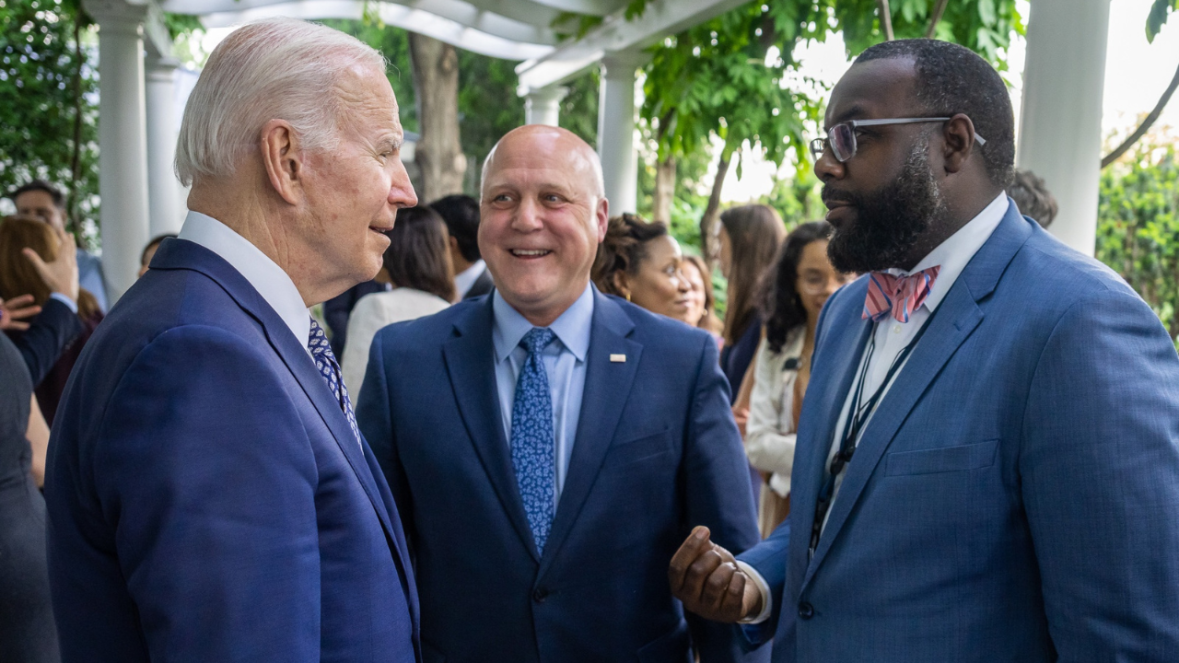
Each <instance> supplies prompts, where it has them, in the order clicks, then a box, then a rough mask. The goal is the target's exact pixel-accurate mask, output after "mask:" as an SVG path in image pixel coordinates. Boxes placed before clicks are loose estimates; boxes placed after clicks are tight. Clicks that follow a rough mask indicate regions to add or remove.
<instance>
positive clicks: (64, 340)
mask: <svg viewBox="0 0 1179 663" xmlns="http://www.w3.org/2000/svg"><path fill="white" fill-rule="evenodd" d="M82 331H83V327H82V321H81V320H80V319H79V318H78V314H77V313H74V312H73V311H71V310H70V307H68V306H66V305H65V304H63V303H61V302H59V301H57V300H56V299H54V298H52V297H50V298H49V299H47V300H45V304H44V305H42V306H41V312H40V313H38V314H37V317H35V318H33V319H32V320H30V321H29V328H28V329H26V330H24V331H13V330H9V331H8V332H6V333H7V334H8V337H9V338H10V339H12V343H13V345H15V346H16V348H17V350H20V355H21V357H22V358H24V360H25V366H27V367H28V369H29V376H30V377H31V378H32V379H33V386H34V387H35V386H37V385H39V384H41V380H44V379H45V376H46V375H48V374H49V371H50V370H52V369H53V366H54V365H55V364H56V363H57V360H58V359H59V358H61V355H62V353H64V352H65V351H66V349H67V348H69V347H70V344H72V343H73V342H74V341H76V340H78V337H79V336H81V335H82Z"/></svg>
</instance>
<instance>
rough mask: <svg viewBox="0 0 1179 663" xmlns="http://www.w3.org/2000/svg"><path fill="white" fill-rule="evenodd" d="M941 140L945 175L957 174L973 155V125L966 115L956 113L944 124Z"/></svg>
mask: <svg viewBox="0 0 1179 663" xmlns="http://www.w3.org/2000/svg"><path fill="white" fill-rule="evenodd" d="M942 138H943V140H944V141H945V144H944V146H943V151H942V158H943V161H944V164H945V168H946V173H947V174H949V173H957V172H958V171H960V170H962V168H963V167H964V166H965V165H966V162H967V160H969V159H970V155H971V154H973V153H974V147H975V142H974V123H973V122H971V121H970V117H968V116H967V115H965V114H963V113H958V114H957V115H955V116H954V117H951V118H950V119H949V121H947V122H946V124H945V128H944V129H943V130H942Z"/></svg>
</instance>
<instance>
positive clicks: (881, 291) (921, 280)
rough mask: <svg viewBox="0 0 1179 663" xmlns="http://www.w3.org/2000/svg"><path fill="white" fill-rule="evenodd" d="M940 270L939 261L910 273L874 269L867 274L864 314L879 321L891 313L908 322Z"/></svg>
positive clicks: (897, 319)
mask: <svg viewBox="0 0 1179 663" xmlns="http://www.w3.org/2000/svg"><path fill="white" fill-rule="evenodd" d="M939 271H941V266H940V265H938V266H935V267H930V268H929V269H923V270H921V271H920V272H914V273H912V274H909V275H908V276H893V275H892V274H889V273H887V272H872V273H871V274H869V275H868V295H867V297H865V299H864V314H863V316H862V317H863V318H864V319H865V320H867V319H868V318H871V319H872V321H873V322H879V321H880V320H883V319H884V318H885V317H887V316H888V315H890V314H891V315H892V317H893V318H894V319H896V321H897V322H908V321H909V317H910V316H911V315H913V311H916V310H917V309H919V308H921V305H922V304H923V303H925V299H926V298H927V297H929V292H930V290H932V289H933V284H934V282H935V281H937V274H938V272H939Z"/></svg>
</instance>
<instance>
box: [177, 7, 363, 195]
mask: <svg viewBox="0 0 1179 663" xmlns="http://www.w3.org/2000/svg"><path fill="white" fill-rule="evenodd" d="M357 66H359V67H372V68H375V69H377V70H378V71H381V72H384V71H385V58H384V57H383V56H382V55H381V54H380V53H378V52H377V51H375V50H373V49H372V48H371V47H369V46H367V45H365V44H364V43H362V42H361V41H359V40H358V39H356V38H355V37H352V36H349V35H346V34H344V33H342V32H340V31H338V30H333V29H331V28H328V27H326V26H323V25H318V24H315V23H308V22H306V21H300V20H296V19H288V18H278V19H268V20H265V21H259V22H257V23H251V24H249V25H246V26H244V27H242V28H239V29H238V30H235V31H234V32H233V33H231V34H230V35H229V36H228V37H227V38H226V39H225V40H224V41H222V42H221V43H220V44H219V45H218V46H217V48H216V49H214V50H213V54H212V55H211V56H209V62H208V64H207V65H206V66H205V69H204V71H202V72H201V76H200V78H199V79H198V80H197V83H196V87H194V88H193V90H192V94H191V95H190V96H189V98H188V105H187V106H186V107H185V108H184V120H183V121H182V122H181V124H180V138H179V140H178V141H177V144H176V175H177V177H179V178H180V182H181V183H182V184H184V185H185V186H188V185H190V184H192V183H193V181H194V180H198V181H199V180H200V179H202V178H206V177H208V178H216V179H221V178H226V177H230V176H232V175H233V174H234V172H235V170H236V167H237V164H238V161H239V160H240V159H241V157H242V156H243V155H244V154H246V153H248V152H249V151H251V150H256V149H258V145H259V140H260V135H259V131H261V129H262V127H263V126H264V125H265V124H266V123H267V122H269V121H270V120H274V119H281V120H286V121H287V122H290V123H291V126H292V127H293V128H294V130H295V133H296V134H297V135H298V136H299V139H300V140H301V141H302V144H303V148H304V149H307V150H311V151H319V150H330V149H332V148H333V147H335V145H336V143H337V141H338V139H339V136H338V133H337V127H336V114H337V112H338V111H339V107H340V96H339V93H338V92H337V91H336V89H335V88H336V86H337V84H338V81H339V78H340V76H341V74H343V73H344V72H345V71H348V70H349V69H350V68H354V67H357Z"/></svg>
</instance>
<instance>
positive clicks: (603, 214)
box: [594, 196, 610, 244]
mask: <svg viewBox="0 0 1179 663" xmlns="http://www.w3.org/2000/svg"><path fill="white" fill-rule="evenodd" d="M594 221H597V223H598V243H599V244H601V243H602V240H604V239H606V228H608V227H609V226H610V201H608V200H606V197H605V196H602V197H601V198H598V208H597V209H596V210H594Z"/></svg>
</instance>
